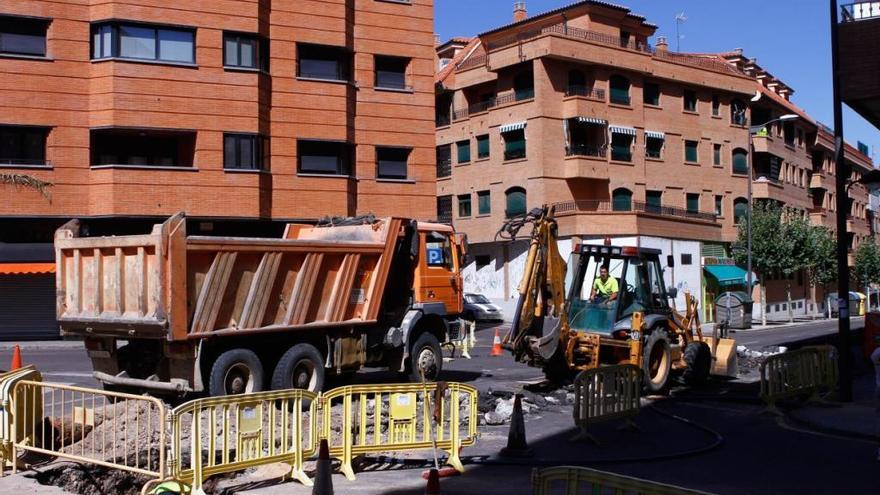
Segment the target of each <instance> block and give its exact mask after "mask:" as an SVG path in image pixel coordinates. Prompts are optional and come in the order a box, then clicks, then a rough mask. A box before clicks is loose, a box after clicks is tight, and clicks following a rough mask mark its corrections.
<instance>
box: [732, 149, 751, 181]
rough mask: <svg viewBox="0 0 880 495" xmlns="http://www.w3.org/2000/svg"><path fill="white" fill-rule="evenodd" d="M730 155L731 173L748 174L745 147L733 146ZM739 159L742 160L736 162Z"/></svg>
mask: <svg viewBox="0 0 880 495" xmlns="http://www.w3.org/2000/svg"><path fill="white" fill-rule="evenodd" d="M730 157H731V158H730V167H731V172H732V173H734V174H737V175H748V174H749V152H748V151H746V149H745V148H734V149H733V151H731V153H730ZM740 157H741V158H740ZM740 160H742V163H738V162H739V161H740Z"/></svg>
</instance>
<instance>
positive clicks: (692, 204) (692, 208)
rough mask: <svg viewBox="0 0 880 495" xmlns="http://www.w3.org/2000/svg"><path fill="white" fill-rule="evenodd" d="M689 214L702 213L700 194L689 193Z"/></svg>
mask: <svg viewBox="0 0 880 495" xmlns="http://www.w3.org/2000/svg"><path fill="white" fill-rule="evenodd" d="M687 212H688V213H699V212H700V195H699V193H687Z"/></svg>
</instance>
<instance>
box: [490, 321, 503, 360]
mask: <svg viewBox="0 0 880 495" xmlns="http://www.w3.org/2000/svg"><path fill="white" fill-rule="evenodd" d="M503 353H504V351H502V350H501V335H499V334H498V329H497V328H496V329H495V339H494V340H493V341H492V354H490V355H491V356H500V355H501V354H503Z"/></svg>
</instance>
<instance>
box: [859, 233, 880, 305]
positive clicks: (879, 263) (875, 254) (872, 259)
mask: <svg viewBox="0 0 880 495" xmlns="http://www.w3.org/2000/svg"><path fill="white" fill-rule="evenodd" d="M854 275H855V278H856V279H858V281H859V282H860V284H859V285H863V286H865V287H866V288H867V287H868V286H869V285H871V284H877V283H880V246H877V243H876V242H874V239H870V240H868V241H865V242H863V243H861V244H859V247H858V248H856V262H855V274H854ZM866 290H867V289H866ZM868 292H870V291H868ZM866 294H867V293H866ZM867 295H870V294H867Z"/></svg>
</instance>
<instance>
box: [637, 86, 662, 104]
mask: <svg viewBox="0 0 880 495" xmlns="http://www.w3.org/2000/svg"><path fill="white" fill-rule="evenodd" d="M649 87H650V88H653V90H652V91H651V92H650V93H649V92H648V88H649ZM662 94H663V92H662V91H661V89H660V84H658V83H655V82H651V81H646V82H645V86H644V87H643V88H642V103H643V104H645V105H650V106H654V107H659V106H660V96H661V95H662ZM649 95H654V96H655V98H654V99H652V100H651V101H648V96H649Z"/></svg>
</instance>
